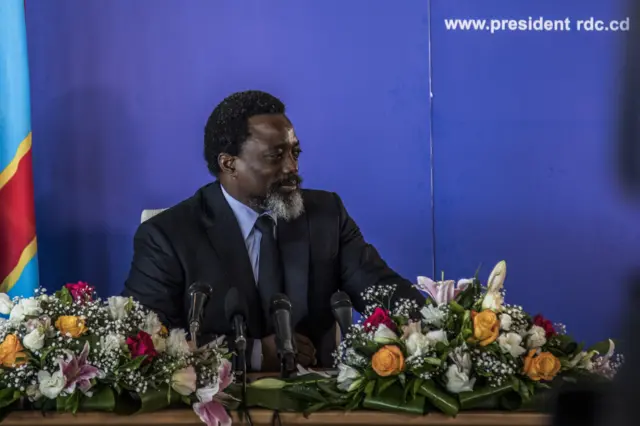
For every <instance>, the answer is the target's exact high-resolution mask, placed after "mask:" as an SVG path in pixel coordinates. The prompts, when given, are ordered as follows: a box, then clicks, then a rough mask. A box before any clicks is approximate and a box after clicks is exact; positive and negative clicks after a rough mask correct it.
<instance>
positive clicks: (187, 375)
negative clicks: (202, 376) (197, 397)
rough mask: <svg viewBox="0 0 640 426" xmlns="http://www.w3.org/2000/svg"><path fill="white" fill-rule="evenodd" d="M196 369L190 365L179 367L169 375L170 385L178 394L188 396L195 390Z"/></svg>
mask: <svg viewBox="0 0 640 426" xmlns="http://www.w3.org/2000/svg"><path fill="white" fill-rule="evenodd" d="M197 378H198V377H197V376H196V370H195V369H194V368H193V366H192V365H190V366H188V367H187V368H181V369H180V370H177V371H175V372H174V373H173V375H172V376H171V387H172V388H173V390H174V391H176V392H178V393H179V394H180V395H184V396H188V395H191V394H192V393H194V392H195V391H196V380H197Z"/></svg>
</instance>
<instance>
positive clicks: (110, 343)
mask: <svg viewBox="0 0 640 426" xmlns="http://www.w3.org/2000/svg"><path fill="white" fill-rule="evenodd" d="M125 345H126V341H125V339H124V336H121V335H119V334H116V333H109V334H107V335H106V336H102V337H100V348H101V349H102V350H103V351H104V352H106V353H111V352H118V351H119V350H120V349H121V348H123V347H124V346H125Z"/></svg>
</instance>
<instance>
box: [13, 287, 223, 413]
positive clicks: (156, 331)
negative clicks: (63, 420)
mask: <svg viewBox="0 0 640 426" xmlns="http://www.w3.org/2000/svg"><path fill="white" fill-rule="evenodd" d="M0 313H2V314H3V315H5V316H8V318H4V319H3V320H2V323H1V324H0V409H2V410H8V409H10V408H12V407H14V406H16V405H20V404H24V403H26V404H27V405H28V406H30V407H31V408H35V409H41V410H43V411H48V410H57V411H69V412H73V413H76V412H78V411H83V410H102V411H114V412H117V413H122V414H132V413H136V412H143V411H153V410H158V409H162V408H165V407H168V406H170V405H175V404H178V405H179V404H188V405H189V406H192V407H193V409H194V411H195V412H196V413H197V414H198V416H199V417H200V418H201V419H202V421H203V422H205V423H207V424H215V425H217V424H218V423H221V424H223V425H228V424H231V419H230V417H229V415H228V413H227V410H226V408H225V406H230V405H231V403H232V402H233V399H232V398H231V397H230V396H229V395H227V394H225V393H224V392H223V391H224V390H225V388H227V387H228V386H229V385H230V384H231V382H232V379H233V378H232V373H231V363H230V361H229V359H228V358H229V353H228V351H227V349H226V347H225V346H224V345H223V341H222V339H218V340H216V341H214V342H212V343H210V344H209V345H207V346H204V347H201V348H194V347H193V345H192V344H191V343H190V342H189V341H187V335H186V332H185V331H184V330H180V329H174V330H167V329H166V328H165V327H164V326H163V325H162V324H161V322H160V320H159V318H158V316H157V315H156V314H155V313H154V312H152V311H149V310H147V309H145V308H143V307H142V306H141V305H140V304H139V303H138V302H136V301H134V300H132V299H131V298H125V297H120V296H113V297H109V298H108V299H107V300H101V299H100V298H97V297H96V295H95V291H94V289H93V288H92V287H91V286H90V285H88V284H87V283H84V282H78V283H74V284H67V285H65V286H64V287H63V288H62V289H61V290H59V291H57V292H55V294H53V295H49V294H47V292H46V291H45V290H43V289H38V290H37V291H36V293H35V295H34V296H33V297H17V298H14V299H10V298H9V297H8V296H7V295H6V294H4V293H2V294H0Z"/></svg>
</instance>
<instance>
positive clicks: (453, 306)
mask: <svg viewBox="0 0 640 426" xmlns="http://www.w3.org/2000/svg"><path fill="white" fill-rule="evenodd" d="M449 308H450V309H451V311H452V312H453V313H456V314H460V315H464V311H465V309H464V308H463V307H462V306H460V305H459V304H458V303H456V302H455V300H452V301H451V302H449Z"/></svg>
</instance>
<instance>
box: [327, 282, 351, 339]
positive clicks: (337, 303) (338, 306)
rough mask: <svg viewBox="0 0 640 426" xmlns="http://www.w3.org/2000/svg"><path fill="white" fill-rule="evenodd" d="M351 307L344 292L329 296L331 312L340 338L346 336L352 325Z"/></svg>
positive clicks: (349, 300)
mask: <svg viewBox="0 0 640 426" xmlns="http://www.w3.org/2000/svg"><path fill="white" fill-rule="evenodd" d="M352 309H353V305H351V299H350V298H349V295H348V294H347V293H345V292H344V291H338V292H336V293H333V295H332V296H331V312H333V317H334V318H335V319H336V322H337V323H338V326H339V327H340V332H341V333H342V336H344V335H346V334H347V332H348V331H349V327H351V325H352V324H353V310H352Z"/></svg>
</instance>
